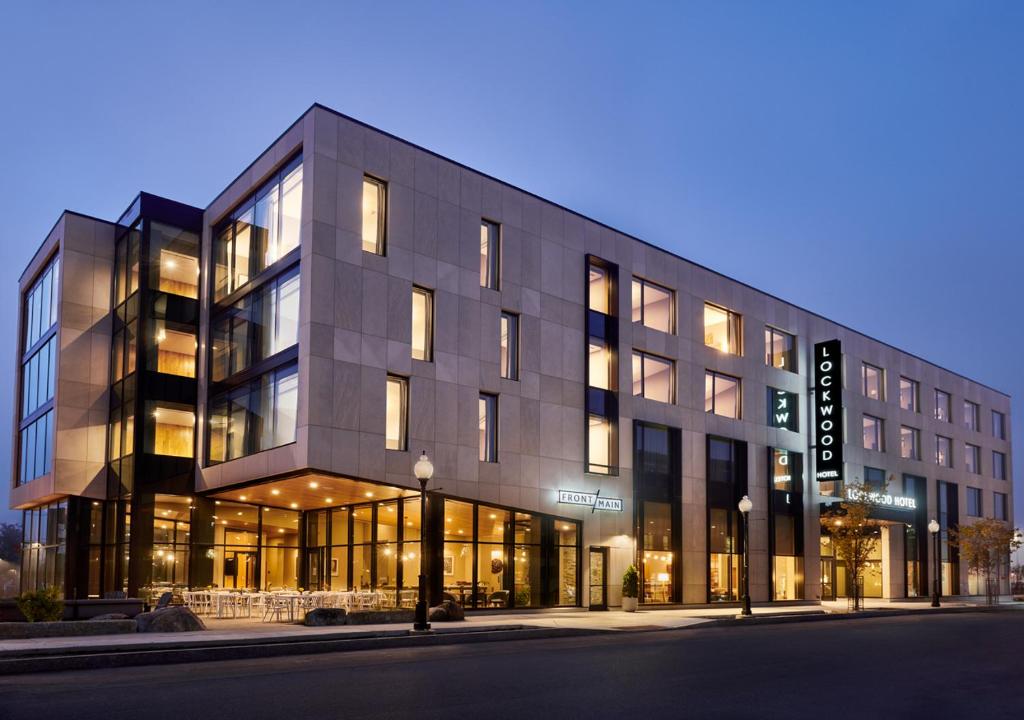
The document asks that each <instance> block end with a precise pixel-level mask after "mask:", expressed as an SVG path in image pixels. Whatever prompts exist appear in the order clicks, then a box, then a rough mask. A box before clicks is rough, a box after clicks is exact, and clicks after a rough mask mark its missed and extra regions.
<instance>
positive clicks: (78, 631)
mask: <svg viewBox="0 0 1024 720" xmlns="http://www.w3.org/2000/svg"><path fill="white" fill-rule="evenodd" d="M134 632H135V621H134V620H81V621H77V622H37V623H29V622H0V640H27V639H32V638H54V637H76V636H79V635H125V634H129V633H134Z"/></svg>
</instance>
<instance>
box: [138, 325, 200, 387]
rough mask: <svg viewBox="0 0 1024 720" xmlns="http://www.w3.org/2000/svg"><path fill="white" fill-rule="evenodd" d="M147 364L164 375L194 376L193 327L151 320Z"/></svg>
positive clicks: (194, 347)
mask: <svg viewBox="0 0 1024 720" xmlns="http://www.w3.org/2000/svg"><path fill="white" fill-rule="evenodd" d="M151 327H152V332H150V333H149V337H148V340H149V341H150V342H149V346H148V347H147V356H148V358H147V364H148V365H149V366H150V369H152V370H156V371H157V372H159V373H164V374H165V375H177V376H179V377H187V378H194V377H195V376H196V347H197V345H196V331H195V328H194V327H193V326H190V325H185V324H178V323H173V322H169V321H166V320H153V321H152V324H151Z"/></svg>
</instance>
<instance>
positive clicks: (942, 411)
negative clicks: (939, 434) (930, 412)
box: [935, 390, 953, 422]
mask: <svg viewBox="0 0 1024 720" xmlns="http://www.w3.org/2000/svg"><path fill="white" fill-rule="evenodd" d="M935 419H936V420H940V421H941V422H953V415H952V412H951V410H950V397H949V393H947V392H943V391H942V390H936V391H935Z"/></svg>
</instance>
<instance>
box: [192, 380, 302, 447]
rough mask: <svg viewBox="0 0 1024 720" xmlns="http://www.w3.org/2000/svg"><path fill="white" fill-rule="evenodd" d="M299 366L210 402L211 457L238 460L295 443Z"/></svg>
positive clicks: (237, 388) (234, 390) (253, 382)
mask: <svg viewBox="0 0 1024 720" xmlns="http://www.w3.org/2000/svg"><path fill="white" fill-rule="evenodd" d="M298 389H299V388H298V368H297V366H296V365H294V364H291V365H286V366H284V367H282V368H278V369H277V370H273V371H271V372H268V373H265V374H264V375H262V376H260V377H259V378H257V379H256V380H254V381H252V382H249V383H246V384H244V385H241V386H239V387H236V388H232V389H231V390H229V391H227V392H224V393H221V394H220V395H218V396H216V397H214V398H213V399H212V400H211V401H210V405H209V407H210V410H209V423H208V425H209V429H208V433H209V443H208V446H209V460H210V462H211V463H216V462H224V461H225V460H234V459H236V458H240V457H244V456H246V455H251V454H252V453H256V452H260V451H262V450H269V449H270V448H273V447H278V446H280V445H286V444H288V443H293V442H295V418H296V412H297V408H298Z"/></svg>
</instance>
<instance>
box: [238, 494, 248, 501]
mask: <svg viewBox="0 0 1024 720" xmlns="http://www.w3.org/2000/svg"><path fill="white" fill-rule="evenodd" d="M238 499H239V500H241V501H242V502H245V501H246V500H247V499H248V498H247V496H245V495H239V496H238Z"/></svg>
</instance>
